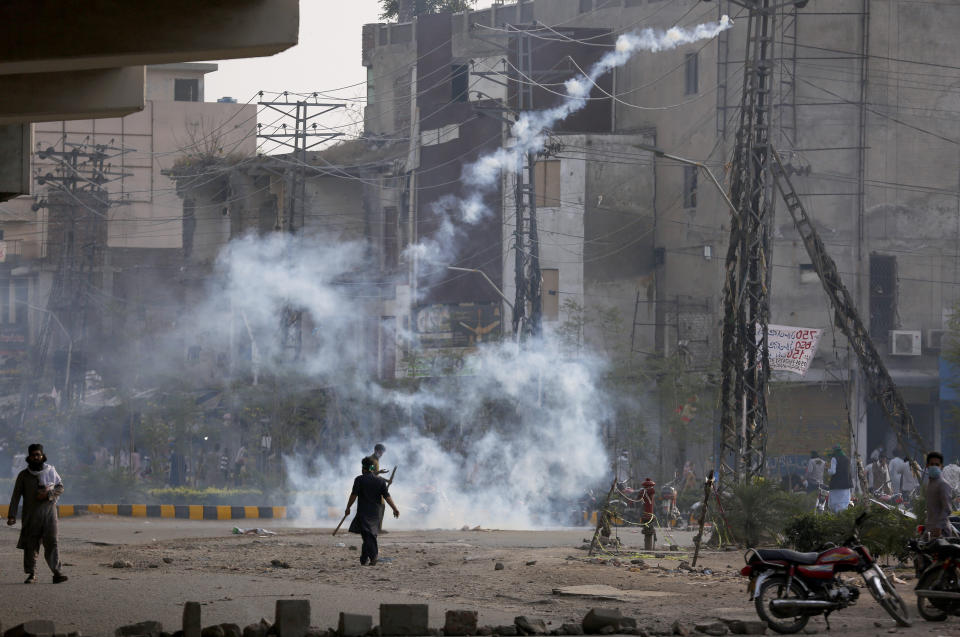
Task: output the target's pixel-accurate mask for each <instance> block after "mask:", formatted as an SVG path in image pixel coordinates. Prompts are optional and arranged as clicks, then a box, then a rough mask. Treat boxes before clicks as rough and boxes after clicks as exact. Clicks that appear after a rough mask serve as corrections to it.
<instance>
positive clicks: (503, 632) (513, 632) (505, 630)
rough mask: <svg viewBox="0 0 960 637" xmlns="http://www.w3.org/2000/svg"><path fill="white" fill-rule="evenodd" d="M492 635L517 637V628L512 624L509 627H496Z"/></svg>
mask: <svg viewBox="0 0 960 637" xmlns="http://www.w3.org/2000/svg"><path fill="white" fill-rule="evenodd" d="M493 634H494V635H500V637H517V634H518V632H517V627H516V626H514V625H513V624H510V625H509V626H497V627H496V628H494V629H493Z"/></svg>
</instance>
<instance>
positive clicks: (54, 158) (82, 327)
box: [20, 141, 132, 424]
mask: <svg viewBox="0 0 960 637" xmlns="http://www.w3.org/2000/svg"><path fill="white" fill-rule="evenodd" d="M111 143H112V142H111ZM129 152H132V151H131V150H130V149H124V148H118V147H114V146H111V145H110V144H89V143H86V142H83V143H73V142H66V141H64V142H63V143H62V144H61V149H60V150H57V149H56V148H54V147H53V146H51V147H48V148H46V149H43V150H40V151H38V152H37V153H36V157H37V159H38V160H40V161H43V162H49V163H50V164H52V169H51V170H48V171H47V172H43V173H42V174H38V175H37V177H36V182H37V184H38V185H40V186H45V187H46V189H47V193H46V197H45V198H44V199H43V200H41V201H39V202H38V203H37V204H35V209H37V210H39V209H40V208H47V209H48V210H49V213H48V215H47V216H48V228H49V230H48V237H47V258H48V259H50V260H51V261H55V262H56V265H55V267H54V272H53V281H52V283H51V289H50V296H49V297H48V298H47V301H46V307H45V308H43V307H36V306H33V305H31V304H29V303H28V304H27V306H28V307H29V308H31V309H34V310H37V311H40V312H43V313H44V316H43V318H42V319H41V321H40V325H39V328H38V330H37V336H36V338H35V340H34V343H33V348H32V361H31V369H30V370H29V372H28V374H29V376H27V377H26V378H24V380H23V383H22V385H21V393H20V423H21V424H23V423H24V422H25V420H26V417H27V414H28V413H29V412H30V410H31V409H32V408H33V405H34V403H35V402H36V398H37V393H38V386H39V383H40V382H41V380H42V379H43V375H44V372H45V370H46V364H47V358H48V354H49V349H50V342H51V340H52V323H54V322H55V323H56V324H57V326H58V327H59V328H60V329H61V330H62V331H63V335H64V339H65V340H66V341H67V352H66V361H65V365H66V371H65V374H64V385H63V388H62V393H61V406H65V405H69V404H70V403H71V402H72V401H73V399H74V391H73V390H74V385H79V386H80V387H81V388H82V386H83V385H82V383H83V381H84V378H83V375H82V374H78V375H73V376H71V371H72V370H71V369H70V368H71V367H73V366H74V365H73V364H74V361H75V360H79V361H80V364H79V365H78V367H80V368H81V370H82V371H85V368H84V362H83V361H84V354H85V352H86V349H87V348H88V340H89V337H90V334H89V331H90V329H89V328H90V323H91V321H92V319H93V316H92V315H91V311H90V307H89V298H90V289H91V288H93V287H95V285H96V281H95V276H96V273H97V271H98V270H100V269H101V267H102V266H103V263H104V254H105V250H106V247H107V218H108V215H107V212H108V210H109V208H110V206H111V205H114V204H116V203H118V202H115V201H111V200H110V193H109V192H108V191H107V189H106V185H107V184H108V183H110V182H112V181H115V180H117V179H120V178H122V177H129V176H132V175H131V173H123V172H117V171H115V170H114V169H113V163H112V161H111V160H113V159H114V158H116V157H119V156H121V155H123V154H126V153H129ZM47 167H48V166H47V165H40V171H41V172H42V171H43V170H46V169H47ZM78 349H79V351H77V350H78Z"/></svg>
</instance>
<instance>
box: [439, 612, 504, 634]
mask: <svg viewBox="0 0 960 637" xmlns="http://www.w3.org/2000/svg"><path fill="white" fill-rule="evenodd" d="M491 632H493V631H491ZM443 634H444V635H476V634H477V611H475V610H448V611H447V614H446V621H445V622H444V624H443Z"/></svg>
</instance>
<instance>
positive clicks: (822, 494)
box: [813, 482, 830, 513]
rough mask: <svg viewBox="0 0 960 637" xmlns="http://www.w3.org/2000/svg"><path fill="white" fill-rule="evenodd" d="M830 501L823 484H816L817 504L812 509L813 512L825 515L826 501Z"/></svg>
mask: <svg viewBox="0 0 960 637" xmlns="http://www.w3.org/2000/svg"><path fill="white" fill-rule="evenodd" d="M829 499H830V491H828V490H827V488H826V487H825V486H823V483H820V482H818V483H817V504H816V506H815V507H814V509H813V510H814V511H816V512H817V513H826V511H827V501H828V500H829Z"/></svg>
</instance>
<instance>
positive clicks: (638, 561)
mask: <svg viewBox="0 0 960 637" xmlns="http://www.w3.org/2000/svg"><path fill="white" fill-rule="evenodd" d="M630 563H631V564H639V565H640V566H645V565H646V563H645V562H644V561H643V560H641V559H635V560H630Z"/></svg>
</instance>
